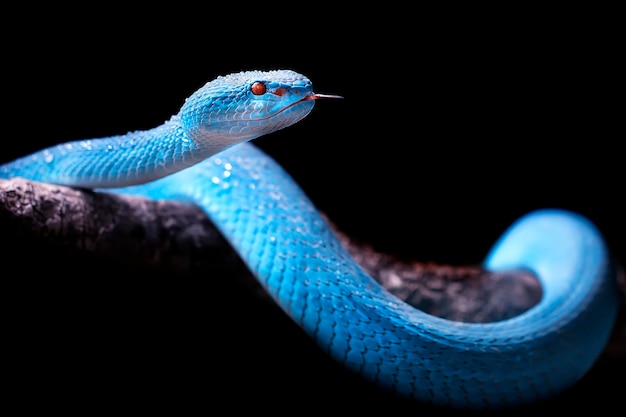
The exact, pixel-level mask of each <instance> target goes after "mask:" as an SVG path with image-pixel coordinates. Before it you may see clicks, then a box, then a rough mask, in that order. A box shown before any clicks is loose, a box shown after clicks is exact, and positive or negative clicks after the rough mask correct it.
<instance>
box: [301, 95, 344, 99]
mask: <svg viewBox="0 0 626 417" xmlns="http://www.w3.org/2000/svg"><path fill="white" fill-rule="evenodd" d="M318 98H343V97H342V96H336V95H333V94H311V95H310V96H307V98H306V99H307V100H317V99H318Z"/></svg>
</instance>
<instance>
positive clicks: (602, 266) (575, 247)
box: [0, 70, 619, 409]
mask: <svg viewBox="0 0 626 417" xmlns="http://www.w3.org/2000/svg"><path fill="white" fill-rule="evenodd" d="M328 97H336V96H327V95H323V94H315V93H314V92H313V90H312V83H311V82H310V80H309V79H308V78H307V77H305V76H303V75H301V74H299V73H296V72H293V71H289V70H276V71H246V72H241V73H235V74H231V75H228V76H222V77H218V78H216V79H215V80H213V81H211V82H208V83H207V84H206V85H204V86H203V87H202V88H200V89H199V90H198V91H196V92H195V93H194V94H192V95H191V96H190V97H189V98H188V99H187V100H186V101H185V103H184V104H183V105H182V107H181V109H180V112H179V113H178V114H176V115H174V116H172V118H171V119H170V120H168V121H166V122H165V123H163V124H162V125H161V126H158V127H155V128H154V129H151V130H146V131H138V132H131V133H128V134H125V135H119V136H113V137H107V138H98V139H91V140H83V141H76V142H69V143H66V144H60V145H57V146H53V147H50V148H47V149H44V150H41V151H39V152H36V153H34V154H31V155H28V156H25V157H22V158H19V159H17V160H15V161H13V162H9V163H7V164H4V165H2V166H0V178H12V177H24V178H26V179H29V180H33V181H42V182H49V183H55V184H60V185H66V186H74V187H89V188H95V189H98V190H99V191H103V192H115V193H124V194H133V195H140V196H145V197H148V198H152V199H176V200H179V201H185V202H190V203H193V204H197V205H199V206H200V207H201V208H202V209H204V211H205V212H206V213H207V215H208V216H209V217H210V218H211V220H212V221H213V222H214V223H215V225H216V226H217V227H218V228H219V229H220V230H221V232H222V233H223V234H224V236H225V237H226V238H227V239H228V241H229V242H230V244H231V245H232V246H233V247H234V248H235V249H236V251H237V252H238V253H239V254H240V256H241V258H242V259H243V260H244V261H245V262H246V264H247V265H248V267H249V268H250V270H251V271H252V272H253V273H254V274H255V276H256V277H257V278H258V279H259V281H260V282H261V283H262V284H263V286H264V287H265V288H266V289H267V291H268V292H269V293H270V294H271V295H272V297H273V298H274V299H275V300H276V302H277V303H278V304H279V305H280V306H281V307H282V309H283V310H284V311H285V312H286V313H287V314H289V316H290V317H291V318H292V319H293V320H294V321H295V322H297V323H298V324H299V325H300V326H301V327H302V328H303V330H304V331H305V332H306V333H308V334H309V335H310V336H311V338H312V339H314V340H315V341H316V342H317V343H318V345H319V346H320V347H321V348H322V349H323V350H324V351H326V352H327V353H328V354H329V355H330V356H332V357H333V358H334V359H335V360H336V361H338V362H340V363H342V364H344V365H345V366H347V367H348V368H349V369H351V370H353V371H354V372H356V373H359V374H360V375H362V376H363V377H365V378H367V379H368V380H370V381H372V382H373V383H376V384H378V385H379V386H380V387H381V388H382V389H385V390H390V391H392V392H394V393H397V394H398V395H399V396H402V397H408V398H413V399H415V400H417V401H420V402H427V403H434V404H437V405H444V406H451V407H467V408H478V409H481V408H498V407H504V406H515V405H518V404H525V403H531V402H534V401H536V400H539V399H543V398H547V397H549V396H551V395H554V394H556V393H558V392H560V391H562V390H564V389H566V388H567V387H569V386H571V385H572V384H574V383H575V382H576V381H577V380H579V379H580V378H581V377H582V376H583V375H584V374H585V373H586V372H587V370H589V369H590V367H591V366H592V365H593V363H594V362H595V360H596V359H597V358H598V356H599V355H600V353H601V352H602V350H603V348H604V346H605V344H606V343H607V341H608V338H609V335H610V332H611V330H612V327H613V323H614V321H615V318H616V315H617V309H618V304H619V295H618V290H617V286H616V275H617V266H616V265H614V264H613V262H612V260H611V257H610V254H609V251H608V249H607V248H606V245H605V242H604V240H603V238H602V236H601V234H600V233H599V231H598V230H597V229H596V227H595V226H594V225H593V224H592V223H591V222H590V221H588V220H587V219H585V218H584V217H582V216H580V215H578V214H576V213H571V212H568V211H563V210H552V209H551V210H539V211H536V212H532V213H529V214H528V215H526V216H524V217H523V218H521V219H519V220H518V221H517V222H515V223H514V224H513V225H512V226H511V227H510V228H509V229H508V230H507V231H505V232H504V234H503V235H502V237H501V238H500V239H499V240H498V242H496V243H495V245H494V246H493V248H492V250H491V251H490V253H489V254H488V255H487V257H486V259H485V261H484V266H485V267H486V268H488V269H490V270H503V269H507V268H528V269H530V270H531V271H533V272H534V273H536V275H537V276H538V278H539V279H540V281H541V284H542V287H543V298H542V300H541V301H540V302H539V304H537V305H536V306H534V307H533V308H531V309H530V310H528V311H526V312H525V313H523V314H520V315H518V316H516V317H513V318H510V319H507V320H503V321H500V322H494V323H482V324H478V323H461V322H454V321H448V320H445V319H441V318H438V317H434V316H431V315H428V314H426V313H424V312H421V311H419V310H416V309H414V308H412V307H410V306H409V305H407V304H405V303H403V302H401V301H400V300H398V299H397V298H395V297H394V296H392V295H391V294H390V293H388V292H387V291H386V290H384V289H383V288H382V287H381V286H379V285H378V284H377V283H376V282H375V281H374V280H373V279H372V278H371V277H369V276H368V275H367V274H366V273H365V272H364V271H363V270H362V269H361V267H359V266H358V265H357V264H356V263H355V262H354V261H353V260H352V259H351V257H350V256H349V255H348V253H347V252H346V250H345V249H344V248H343V247H342V246H341V244H340V243H339V241H338V240H337V239H336V237H335V235H334V234H333V233H332V232H331V230H330V229H329V227H328V225H327V223H326V221H325V220H324V219H323V218H322V217H321V215H320V214H319V213H318V211H317V210H316V208H315V206H314V204H313V203H312V202H311V201H310V200H309V199H308V198H307V196H306V195H305V193H304V192H303V191H302V190H301V189H300V188H299V187H298V185H297V184H296V183H295V182H294V181H293V180H292V179H291V178H290V177H289V175H288V174H287V173H286V172H285V171H284V170H283V169H282V168H281V167H280V166H279V165H278V164H277V163H276V162H275V161H273V160H272V159H271V158H270V157H269V156H268V155H266V154H265V153H263V152H262V151H261V150H259V149H258V148H256V147H255V146H254V145H252V144H250V143H246V142H249V141H250V140H252V139H254V138H257V137H259V136H262V135H265V134H269V133H272V132H274V131H276V130H279V129H283V128H285V127H287V126H290V125H292V124H294V123H296V122H298V121H299V120H301V119H303V118H304V117H305V116H306V115H307V114H308V113H309V112H310V111H311V110H312V108H313V106H314V103H315V101H316V100H317V99H320V98H328Z"/></svg>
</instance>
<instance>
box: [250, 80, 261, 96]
mask: <svg viewBox="0 0 626 417" xmlns="http://www.w3.org/2000/svg"><path fill="white" fill-rule="evenodd" d="M250 91H252V94H254V95H255V96H260V95H263V94H265V84H263V83H262V82H260V81H255V82H254V84H252V86H250Z"/></svg>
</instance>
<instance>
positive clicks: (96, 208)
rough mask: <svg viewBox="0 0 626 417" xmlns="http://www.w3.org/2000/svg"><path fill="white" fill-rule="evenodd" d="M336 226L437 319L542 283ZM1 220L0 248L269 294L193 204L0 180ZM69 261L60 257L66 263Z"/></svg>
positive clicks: (527, 296) (490, 305) (473, 314)
mask: <svg viewBox="0 0 626 417" xmlns="http://www.w3.org/2000/svg"><path fill="white" fill-rule="evenodd" d="M329 223H330V224H331V226H332V227H333V228H334V230H335V233H336V234H337V236H338V237H339V238H340V240H341V241H342V243H343V244H344V246H346V247H347V249H348V250H349V251H350V253H351V254H352V256H353V257H354V258H355V260H356V261H357V262H359V263H360V264H361V266H362V267H363V268H364V269H365V270H366V271H368V272H369V273H370V274H371V275H372V276H374V278H376V279H377V280H378V281H379V282H380V283H381V284H382V285H383V286H384V287H386V288H387V289H388V290H389V291H391V292H392V293H393V294H395V295H396V296H398V297H399V298H400V299H402V300H404V301H406V302H408V303H410V304H412V305H414V306H416V307H418V308H420V309H422V310H425V311H427V312H430V313H431V314H435V315H438V316H440V317H445V318H449V319H452V320H459V321H470V322H487V321H494V320H502V319H505V318H507V317H510V316H513V315H515V314H519V313H521V312H523V311H524V310H526V309H528V308H530V307H531V306H532V305H534V304H535V303H537V302H538V301H539V299H540V297H541V288H540V286H539V285H538V282H537V280H536V279H535V278H534V277H533V276H532V275H531V274H530V273H528V272H526V271H511V272H508V273H502V274H493V273H490V272H488V271H485V270H483V269H481V268H480V267H477V266H466V267H458V266H455V267H453V266H443V265H433V264H422V263H419V262H412V261H408V262H407V261H403V260H399V259H396V258H394V257H393V256H391V255H388V254H381V253H377V252H376V251H375V250H374V249H372V247H371V246H368V245H363V244H361V243H359V242H356V241H354V240H352V239H350V238H349V237H348V236H346V235H344V234H342V233H341V232H340V231H339V230H338V229H337V228H336V227H335V226H334V225H333V224H332V222H329ZM0 227H1V228H2V230H3V233H2V240H3V243H4V245H5V248H7V247H8V250H7V249H5V251H4V252H5V255H6V254H10V256H19V255H18V253H20V252H21V251H24V250H25V249H27V250H28V252H29V253H31V254H33V255H34V257H33V258H32V262H33V263H37V262H39V261H38V260H37V259H38V258H37V256H38V255H39V254H42V253H45V254H47V255H48V258H50V257H55V256H60V257H63V259H66V260H70V262H71V260H73V259H85V258H86V259H88V260H90V259H98V260H100V261H103V260H104V262H108V261H110V262H113V263H117V264H120V265H124V266H130V267H132V268H136V270H138V271H141V270H158V271H160V272H161V273H163V272H165V273H176V274H178V275H183V276H193V275H194V274H199V273H202V274H204V275H203V276H205V277H206V276H208V277H218V278H219V277H223V276H228V277H229V280H235V281H236V282H237V283H238V285H244V286H246V290H247V291H254V293H255V296H258V297H261V298H266V299H268V300H269V297H268V296H267V294H266V293H265V292H264V291H263V290H262V289H261V288H260V286H259V285H258V284H257V283H256V282H255V281H254V280H253V279H251V275H250V273H249V271H248V270H247V268H246V267H245V265H243V263H242V262H241V260H240V259H239V257H238V256H237V254H236V253H235V252H234V251H233V250H232V249H231V248H230V246H229V245H228V243H227V242H226V241H225V239H224V238H223V237H222V235H221V234H220V233H219V231H218V230H217V229H216V228H215V227H214V226H213V224H212V223H211V222H210V220H209V219H208V218H207V217H206V216H205V215H204V213H203V212H202V211H201V210H200V209H198V208H197V207H195V206H191V205H184V204H179V203H173V202H155V201H150V200H147V199H143V198H137V197H129V196H120V195H113V194H107V193H96V192H93V191H90V190H77V189H72V188H67V187H61V186H55V185H49V184H42V183H36V182H29V181H25V180H23V179H19V178H18V179H12V180H0ZM66 265H67V264H66ZM624 316H625V315H624V314H621V315H620V322H619V324H618V326H617V327H616V330H615V332H614V336H613V339H612V342H611V344H610V346H609V347H608V348H607V354H608V355H611V356H613V357H615V358H620V359H624V358H625V357H626V320H624Z"/></svg>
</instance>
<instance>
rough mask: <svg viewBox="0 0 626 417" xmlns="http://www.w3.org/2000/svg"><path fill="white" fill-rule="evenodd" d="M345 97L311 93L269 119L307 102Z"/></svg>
mask: <svg viewBox="0 0 626 417" xmlns="http://www.w3.org/2000/svg"><path fill="white" fill-rule="evenodd" d="M342 98H343V96H338V95H335V94H319V93H310V94H307V95H305V96H304V97H302V98H301V99H299V100H296V101H294V102H293V103H290V104H288V105H286V106H285V107H283V108H282V109H280V110H279V111H278V113H275V114H274V115H272V116H269V117H267V118H270V117H273V116H276V115H278V114H280V113H282V112H284V111H285V110H289V109H290V108H292V107H294V106H297V105H298V104H301V103H304V102H305V101H313V100H319V99H342Z"/></svg>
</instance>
